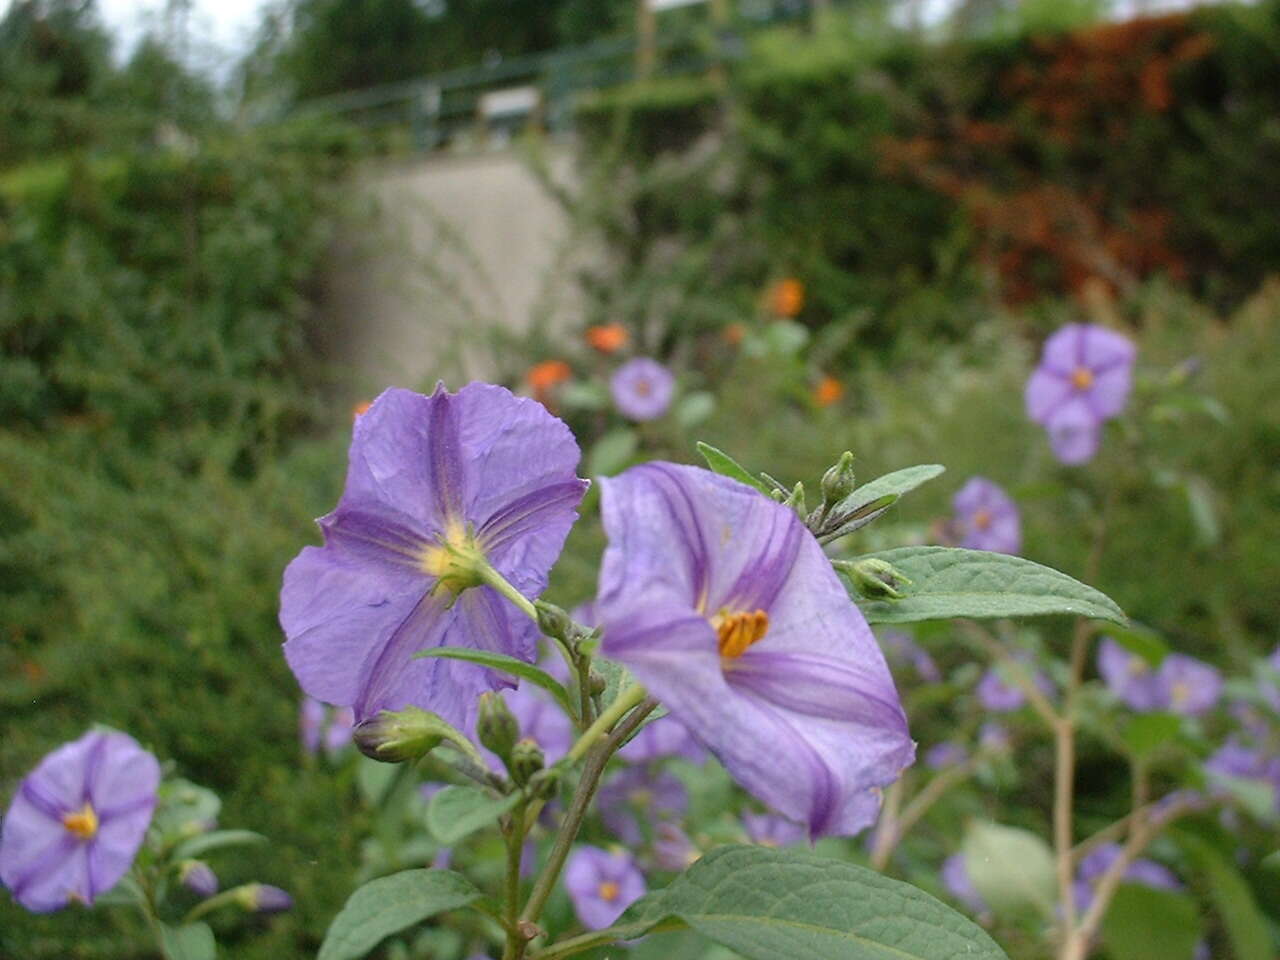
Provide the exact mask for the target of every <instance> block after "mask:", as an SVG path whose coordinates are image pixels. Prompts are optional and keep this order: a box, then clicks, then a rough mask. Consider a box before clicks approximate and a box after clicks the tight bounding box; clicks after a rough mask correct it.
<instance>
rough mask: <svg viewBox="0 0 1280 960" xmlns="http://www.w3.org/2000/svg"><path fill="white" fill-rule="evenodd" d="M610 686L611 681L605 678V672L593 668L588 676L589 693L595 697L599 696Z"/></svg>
mask: <svg viewBox="0 0 1280 960" xmlns="http://www.w3.org/2000/svg"><path fill="white" fill-rule="evenodd" d="M607 686H609V681H608V680H606V679H605V678H604V674H602V673H600V671H598V670H595V669H593V670H592V671H591V673H590V674H589V675H588V676H587V693H589V694H591V696H593V697H598V696H600V694H602V693H604V691H605V687H607Z"/></svg>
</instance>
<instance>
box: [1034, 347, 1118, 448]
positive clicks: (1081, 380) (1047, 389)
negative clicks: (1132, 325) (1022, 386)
mask: <svg viewBox="0 0 1280 960" xmlns="http://www.w3.org/2000/svg"><path fill="white" fill-rule="evenodd" d="M1136 354H1137V351H1136V349H1135V348H1134V345H1133V342H1132V341H1131V340H1129V339H1128V338H1127V337H1124V336H1122V335H1121V334H1118V333H1115V332H1113V331H1111V330H1107V329H1106V328H1105V327H1099V326H1095V325H1093V324H1079V323H1071V324H1068V325H1067V326H1065V327H1063V328H1062V329H1060V330H1058V331H1057V332H1056V333H1055V334H1053V336H1051V337H1049V339H1048V340H1046V341H1045V344H1044V352H1043V353H1042V354H1041V356H1040V366H1038V367H1036V369H1035V371H1034V372H1033V373H1032V374H1031V379H1030V380H1028V381H1027V388H1026V404H1027V416H1029V417H1030V418H1031V419H1032V420H1034V421H1035V422H1036V423H1039V424H1041V425H1042V426H1043V427H1045V429H1047V430H1048V431H1049V442H1050V444H1051V445H1052V446H1053V452H1054V455H1055V456H1056V457H1057V458H1058V459H1059V460H1061V461H1062V462H1063V463H1066V464H1077V463H1084V462H1086V461H1088V460H1091V459H1092V458H1093V455H1094V454H1095V453H1097V451H1098V441H1099V438H1100V435H1101V431H1102V424H1103V422H1104V421H1106V420H1109V419H1110V418H1112V417H1114V416H1117V415H1118V414H1119V413H1120V411H1122V410H1123V409H1124V405H1125V403H1126V402H1127V401H1128V398H1129V389H1130V387H1131V386H1132V382H1133V361H1134V358H1135V356H1136Z"/></svg>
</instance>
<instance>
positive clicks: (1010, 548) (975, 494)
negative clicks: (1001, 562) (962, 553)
mask: <svg viewBox="0 0 1280 960" xmlns="http://www.w3.org/2000/svg"><path fill="white" fill-rule="evenodd" d="M951 506H952V509H953V510H954V511H955V524H956V532H957V534H958V535H959V537H960V545H961V546H962V547H968V548H969V549H970V550H990V551H992V552H993V553H1017V552H1018V551H1019V550H1021V549H1022V521H1021V519H1020V517H1019V514H1018V507H1017V505H1016V504H1015V503H1014V502H1013V500H1011V499H1010V498H1009V495H1008V494H1007V493H1005V492H1004V490H1003V489H1002V488H1001V487H999V486H997V485H996V484H994V483H992V482H991V481H990V480H988V479H987V478H986V477H971V478H970V479H969V482H968V483H966V484H965V485H964V486H963V487H961V488H960V490H959V492H958V493H957V494H956V495H955V497H954V498H953V499H952V501H951Z"/></svg>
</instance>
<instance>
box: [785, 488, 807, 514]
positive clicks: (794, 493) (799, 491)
mask: <svg viewBox="0 0 1280 960" xmlns="http://www.w3.org/2000/svg"><path fill="white" fill-rule="evenodd" d="M783 503H784V505H785V506H788V507H790V508H791V509H792V510H794V511H795V512H796V513H798V514H799V515H800V519H801V520H803V519H804V514H805V509H804V484H803V483H801V482H800V481H799V480H797V481H796V485H795V486H794V487H792V488H791V495H790V496H789V497H787V499H786V500H784V501H783Z"/></svg>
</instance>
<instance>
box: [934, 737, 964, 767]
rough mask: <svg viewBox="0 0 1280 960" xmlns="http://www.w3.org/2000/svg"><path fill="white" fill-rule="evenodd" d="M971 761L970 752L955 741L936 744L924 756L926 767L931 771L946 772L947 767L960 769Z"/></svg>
mask: <svg viewBox="0 0 1280 960" xmlns="http://www.w3.org/2000/svg"><path fill="white" fill-rule="evenodd" d="M968 759H969V751H967V750H966V749H965V748H964V747H962V746H961V745H960V744H958V743H956V742H955V741H954V740H944V741H943V742H942V743H935V744H934V745H933V746H932V747H930V748H929V749H928V750H927V751H926V752H925V755H924V765H925V766H926V767H928V768H929V769H930V770H945V769H946V768H947V767H958V766H960V764H962V763H964V762H965V761H966V760H968Z"/></svg>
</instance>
